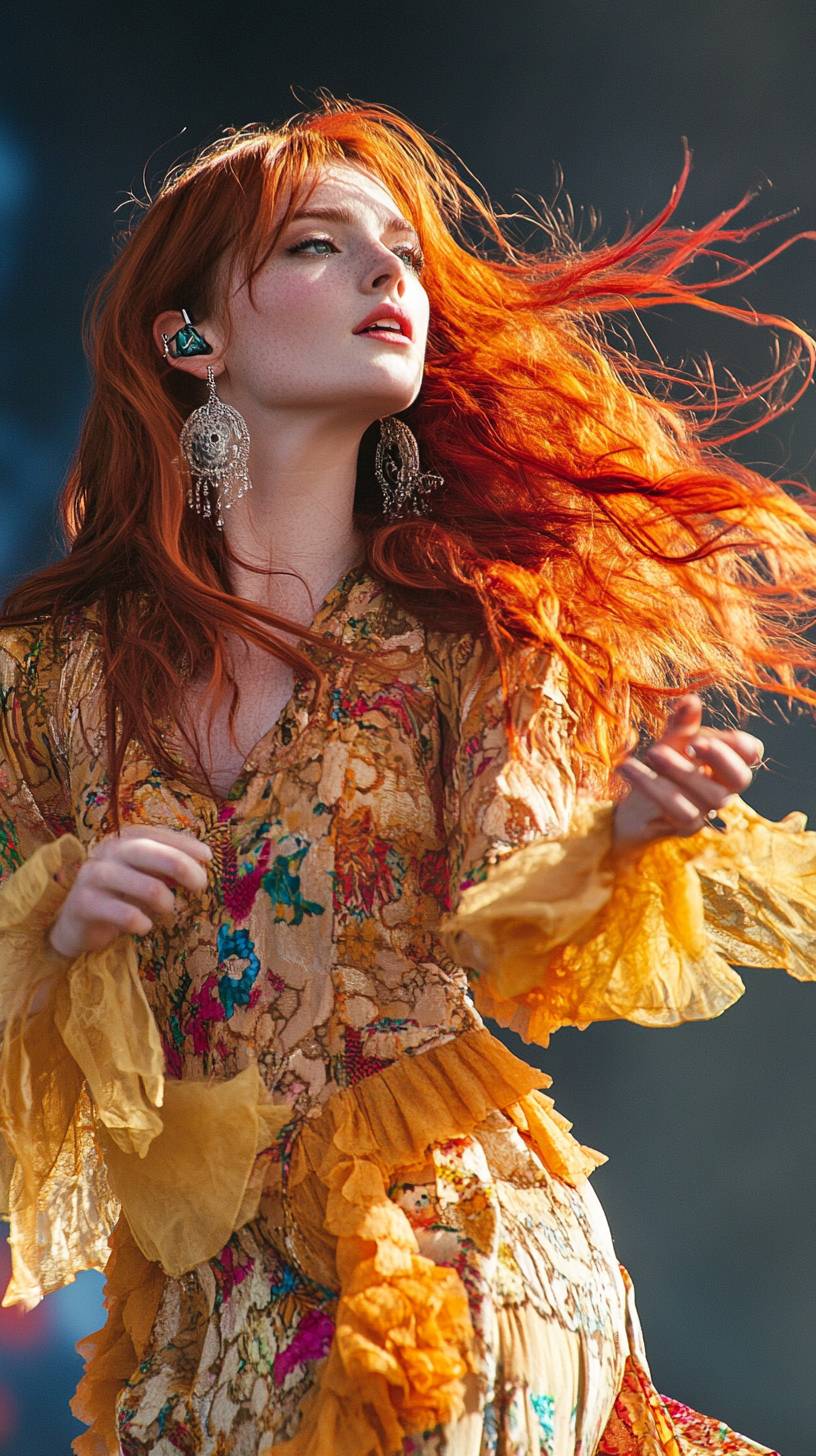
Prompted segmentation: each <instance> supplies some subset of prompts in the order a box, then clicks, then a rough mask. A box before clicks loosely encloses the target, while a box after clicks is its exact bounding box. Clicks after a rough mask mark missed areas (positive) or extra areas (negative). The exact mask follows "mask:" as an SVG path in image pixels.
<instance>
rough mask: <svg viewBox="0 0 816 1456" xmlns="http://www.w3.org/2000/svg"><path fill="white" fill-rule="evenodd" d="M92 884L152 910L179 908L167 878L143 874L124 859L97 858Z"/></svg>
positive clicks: (165, 912)
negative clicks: (124, 861) (123, 860)
mask: <svg viewBox="0 0 816 1456" xmlns="http://www.w3.org/2000/svg"><path fill="white" fill-rule="evenodd" d="M93 884H94V887H95V888H98V889H101V890H102V891H107V892H108V893H110V894H116V895H119V896H121V897H123V898H125V899H127V900H129V901H132V902H133V903H134V904H136V905H138V906H139V907H140V908H144V909H146V910H147V911H148V913H149V914H153V915H158V914H162V913H164V914H169V913H170V912H172V911H173V910H175V908H176V897H175V894H174V892H173V890H172V888H171V886H170V885H168V884H167V882H166V881H165V880H163V879H158V878H157V877H156V876H155V875H145V874H142V873H141V872H140V871H139V870H134V869H131V868H130V867H129V866H128V865H126V864H124V863H122V861H121V860H115V859H102V860H99V861H97V864H96V866H95V869H94V878H93Z"/></svg>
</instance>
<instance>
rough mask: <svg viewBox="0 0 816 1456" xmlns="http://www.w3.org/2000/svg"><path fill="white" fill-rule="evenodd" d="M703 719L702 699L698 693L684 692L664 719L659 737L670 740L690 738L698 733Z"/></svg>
mask: <svg viewBox="0 0 816 1456" xmlns="http://www.w3.org/2000/svg"><path fill="white" fill-rule="evenodd" d="M702 721H703V701H702V698H701V697H700V695H699V693H684V694H683V697H682V698H678V699H677V702H676V703H675V705H674V708H673V709H672V712H671V713H670V714H669V717H668V718H667V720H666V727H665V728H664V730H663V733H662V735H661V739H667V740H669V741H671V742H674V741H675V740H677V739H679V740H684V739H687V738H692V737H693V736H694V734H695V733H699V731H700V726H701V724H702Z"/></svg>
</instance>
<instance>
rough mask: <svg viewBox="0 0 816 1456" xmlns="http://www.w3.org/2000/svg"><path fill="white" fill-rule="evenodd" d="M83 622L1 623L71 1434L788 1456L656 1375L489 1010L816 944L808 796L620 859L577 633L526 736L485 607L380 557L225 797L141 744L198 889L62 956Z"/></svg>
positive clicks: (674, 1009)
mask: <svg viewBox="0 0 816 1456" xmlns="http://www.w3.org/2000/svg"><path fill="white" fill-rule="evenodd" d="M97 624H98V619H97V617H96V614H95V610H94V608H93V607H88V608H83V609H81V610H77V611H76V612H75V613H74V614H73V615H72V617H71V618H70V621H69V628H68V630H67V631H66V632H65V633H63V634H62V636H61V639H60V641H59V642H58V643H57V642H56V641H54V640H52V635H51V633H50V632H49V631H48V624H47V623H46V624H42V623H41V624H33V625H31V626H27V627H24V628H22V627H18V628H11V627H8V626H7V627H5V628H3V629H2V631H0V689H1V690H2V694H3V698H2V707H3V713H2V738H0V858H1V859H2V866H1V867H2V886H1V887H0V998H1V999H0V1007H1V1008H2V1018H3V1026H2V1043H1V1044H0V1130H1V1131H2V1141H3V1156H2V1162H1V1163H0V1171H1V1172H2V1174H3V1176H2V1179H0V1182H1V1183H2V1185H3V1186H2V1192H3V1195H4V1198H5V1202H4V1204H3V1210H4V1212H5V1215H6V1216H7V1217H8V1219H9V1222H10V1245H11V1252H12V1276H11V1279H10V1282H9V1285H8V1287H7V1289H6V1292H5V1296H4V1299H3V1304H4V1305H10V1304H20V1305H22V1306H24V1307H26V1308H32V1307H33V1306H34V1305H36V1304H37V1302H38V1301H39V1300H40V1299H41V1298H42V1297H43V1296H44V1295H45V1294H47V1293H48V1292H49V1291H51V1290H55V1289H57V1288H59V1287H60V1286H62V1285H64V1284H66V1283H69V1282H70V1281H71V1280H73V1279H74V1277H75V1275H76V1273H77V1272H78V1271H79V1270H82V1269H98V1270H101V1271H104V1273H105V1276H106V1285H105V1303H106V1309H107V1319H106V1323H105V1325H104V1326H103V1328H102V1329H101V1330H99V1331H97V1332H96V1333H94V1334H92V1335H89V1336H88V1337H86V1338H85V1339H83V1340H82V1341H80V1343H79V1349H80V1351H81V1353H82V1354H83V1356H84V1358H85V1373H84V1375H83V1377H82V1379H81V1381H80V1383H79V1387H78V1389H77V1392H76V1394H75V1396H74V1397H73V1400H72V1402H71V1408H72V1410H73V1411H74V1413H75V1414H76V1415H77V1417H78V1418H79V1419H80V1420H82V1421H83V1422H84V1423H85V1424H86V1425H87V1426H88V1430H87V1431H86V1432H85V1433H84V1434H83V1435H81V1436H79V1437H78V1438H77V1439H76V1440H75V1441H74V1444H73V1450H74V1452H75V1453H76V1456H117V1453H123V1456H147V1453H150V1456H178V1453H179V1452H182V1453H186V1456H335V1453H337V1456H399V1453H403V1456H420V1453H422V1456H498V1453H501V1456H595V1453H599V1456H600V1453H606V1456H700V1453H703V1452H706V1453H708V1452H711V1453H714V1452H716V1453H717V1456H749V1453H752V1456H758V1453H759V1456H762V1453H765V1456H767V1448H766V1447H763V1446H759V1445H757V1444H756V1443H755V1442H754V1441H751V1440H749V1439H748V1438H747V1437H745V1436H741V1435H739V1434H737V1433H736V1432H734V1431H731V1430H729V1429H728V1428H727V1427H726V1426H725V1425H724V1424H723V1423H722V1422H721V1421H719V1420H717V1419H715V1418H712V1417H708V1416H705V1415H701V1414H699V1413H697V1412H696V1411H693V1410H691V1409H689V1408H688V1407H687V1406H685V1405H683V1404H681V1403H679V1402H678V1401H676V1400H673V1399H671V1398H669V1397H667V1396H663V1395H661V1394H659V1393H658V1392H657V1390H656V1389H655V1388H654V1385H653V1383H652V1380H651V1376H650V1372H649V1365H648V1361H647V1356H646V1352H645V1349H644V1343H643V1336H642V1333H641V1328H640V1324H639V1321H638V1315H637V1310H636V1305H635V1297H634V1292H633V1287H632V1281H631V1279H630V1277H629V1275H628V1273H627V1271H626V1269H625V1268H624V1267H623V1266H622V1265H620V1264H619V1262H618V1260H617V1257H616V1254H615V1250H614V1248H613V1243H612V1239H611V1235H610V1231H609V1227H608V1224H607V1221H606V1218H605V1216H604V1213H603V1210H602V1208H601V1205H600V1203H599V1200H598V1198H597V1195H596V1194H595V1192H594V1191H593V1187H592V1183H591V1181H590V1178H591V1174H592V1172H593V1171H594V1169H595V1168H596V1167H597V1166H598V1165H599V1164H601V1163H603V1162H605V1161H606V1159H605V1157H604V1156H603V1154H602V1153H599V1152H596V1151H594V1150H593V1149H591V1148H588V1147H584V1146H583V1145H582V1144H580V1143H579V1142H577V1141H576V1140H575V1138H573V1136H572V1135H571V1131H570V1129H571V1126H572V1124H571V1123H570V1122H568V1121H567V1120H566V1118H565V1117H563V1116H562V1115H561V1114H560V1113H559V1112H557V1111H556V1110H555V1108H554V1105H553V1102H552V1100H551V1098H550V1097H548V1096H547V1095H546V1093H545V1092H543V1091H542V1090H541V1089H542V1088H546V1087H547V1086H549V1085H550V1084H551V1078H549V1077H548V1076H546V1075H545V1074H544V1073H542V1072H539V1071H536V1070H534V1069H532V1068H531V1067H529V1066H528V1065H527V1064H526V1063H525V1062H524V1061H522V1060H520V1059H518V1058H517V1057H515V1056H514V1055H512V1054H511V1052H510V1051H509V1050H507V1049H506V1048H505V1046H504V1045H503V1043H502V1042H500V1041H499V1039H498V1038H497V1037H496V1036H495V1035H494V1034H493V1033H492V1032H491V1031H490V1030H489V1029H488V1028H487V1027H486V1026H485V1024H484V1022H483V1020H482V1017H483V1016H487V1017H489V1018H492V1019H494V1020H497V1021H498V1022H499V1024H504V1025H507V1026H511V1027H512V1028H513V1029H515V1030H516V1031H519V1032H520V1033H522V1035H523V1036H524V1037H525V1038H526V1039H527V1040H528V1041H534V1042H539V1043H541V1044H543V1045H546V1044H547V1041H548V1039H549V1035H550V1034H551V1033H552V1031H554V1030H556V1029H557V1028H558V1027H559V1026H564V1025H573V1026H581V1027H584V1026H586V1025H588V1024H589V1023H590V1022H592V1021H593V1020H599V1019H600V1020H605V1019H610V1018H618V1017H622V1018H625V1019H627V1020H630V1021H635V1022H637V1023H638V1024H639V1025H642V1026H671V1025H676V1024H678V1023H680V1022H684V1021H689V1020H697V1019H701V1018H707V1017H714V1016H717V1015H719V1014H720V1013H721V1012H722V1011H723V1010H725V1009H726V1008H727V1007H728V1006H730V1005H731V1004H732V1003H733V1002H734V1001H736V1000H737V999H738V997H739V996H740V995H741V994H742V993H743V991H744V986H743V983H742V981H741V980H740V978H739V976H738V975H737V974H736V973H735V971H734V970H732V969H731V964H732V963H733V964H739V965H750V966H767V967H777V968H783V969H784V970H786V971H787V972H788V973H790V974H791V975H793V976H795V977H797V978H798V979H800V980H813V979H816V900H814V893H813V890H814V885H816V880H814V874H816V834H813V833H810V832H807V831H806V830H805V827H804V826H805V820H804V816H803V815H802V814H799V813H792V814H788V815H787V816H786V817H785V818H784V819H782V820H781V821H780V822H778V823H772V822H770V821H768V820H765V819H763V818H762V817H761V816H760V815H758V814H757V813H755V812H754V811H753V810H752V809H750V808H749V807H748V806H747V805H746V804H745V803H744V802H742V800H740V799H739V798H736V799H734V800H732V801H731V803H730V804H728V805H727V806H726V808H725V809H724V811H723V818H724V820H725V821H726V822H727V825H728V832H727V833H725V834H719V833H716V832H715V831H714V830H713V829H712V828H710V827H706V828H704V829H703V830H701V831H700V832H699V833H698V834H697V835H695V836H693V837H691V838H686V839H681V838H678V837H674V838H671V839H667V840H663V841H660V842H657V843H654V844H652V845H650V846H648V847H646V848H643V849H639V850H638V851H636V852H633V853H631V854H630V855H628V856H625V857H619V856H615V858H614V862H613V858H612V855H611V843H612V814H613V806H612V804H611V803H610V802H607V801H600V800H598V799H597V798H593V797H592V796H591V795H588V794H586V793H584V792H582V791H581V788H580V782H579V780H580V775H579V774H578V773H577V771H576V758H575V752H574V748H573V731H572V730H573V725H574V722H575V713H574V711H573V709H572V708H571V706H570V701H569V684H568V682H566V681H565V678H564V673H563V671H562V669H561V668H560V667H559V666H558V665H557V664H556V661H555V659H554V658H553V657H552V656H551V655H549V654H548V653H546V652H545V651H543V650H535V651H528V650H526V649H525V650H524V651H521V650H520V651H519V653H518V657H517V660H516V668H517V671H516V672H515V687H514V689H513V693H512V699H511V713H512V715H513V718H514V720H515V722H516V725H517V727H518V728H519V731H520V732H521V733H522V736H523V737H524V736H527V737H528V739H529V744H530V745H532V747H531V750H530V752H529V753H528V754H527V755H526V757H525V758H524V759H522V760H521V761H516V760H515V759H511V757H510V754H509V752H508V726H507V718H506V716H505V712H504V707H503V701H502V694H501V687H500V679H499V673H498V666H497V663H496V660H495V657H494V655H493V651H492V648H491V647H490V645H489V643H488V642H487V640H486V639H484V638H482V637H481V636H480V635H479V634H477V633H473V632H470V633H456V632H446V631H444V630H442V629H429V628H428V627H427V626H424V625H422V624H421V623H420V621H419V619H418V618H417V617H416V616H414V615H412V614H411V613H410V611H408V610H407V609H406V608H404V607H403V606H401V605H398V604H397V603H396V601H395V600H394V598H393V596H392V595H391V594H390V593H389V591H388V588H387V585H386V583H384V582H383V581H382V579H380V578H379V577H378V576H377V575H376V574H374V573H373V572H372V571H371V570H370V569H369V568H368V566H367V565H366V564H365V563H358V564H357V565H355V566H353V567H352V568H351V570H350V571H348V572H347V573H346V574H345V575H344V576H343V577H342V579H341V580H340V581H339V582H337V583H336V584H335V586H334V587H333V588H332V590H331V591H330V592H329V593H328V595H327V597H326V598H325V600H324V601H323V603H322V604H321V606H320V608H319V610H318V612H317V614H316V617H315V619H314V622H313V627H314V629H315V631H316V632H317V633H318V634H319V635H320V637H321V638H322V639H324V640H327V641H331V640H334V641H343V642H345V643H347V644H349V645H351V646H353V647H355V648H356V649H357V650H358V651H360V652H363V653H364V654H365V661H364V662H363V663H360V662H359V661H358V662H356V663H354V664H351V663H347V662H343V661H338V659H337V658H333V657H332V656H331V655H330V653H329V652H324V650H323V648H322V646H317V645H316V644H309V643H305V642H302V643H301V644H300V645H301V646H302V647H303V649H304V651H308V652H311V653H314V654H315V658H314V660H315V661H316V660H318V659H322V660H321V665H322V666H323V667H324V668H325V669H326V671H327V673H328V676H329V681H328V691H327V692H326V693H323V694H320V693H319V692H318V691H316V689H315V684H314V682H313V680H312V679H311V678H309V677H308V676H306V675H304V676H303V677H296V678H295V683H294V688H293V691H292V695H291V698H290V700H289V702H288V703H287V704H286V706H285V707H284V708H283V710H282V711H281V713H280V715H279V717H278V719H277V721H276V722H275V723H274V724H273V725H272V726H271V727H270V729H269V731H268V732H267V733H266V734H265V735H264V736H263V737H262V738H261V739H260V741H259V742H258V743H257V744H256V745H255V747H254V748H253V750H252V752H251V753H250V755H249V757H248V758H247V759H246V760H245V762H244V765H243V767H242V769H241V773H240V775H239V777H238V778H237V779H236V781H235V784H234V785H233V787H232V789H231V790H230V792H229V793H228V794H227V795H226V797H225V798H224V800H223V801H217V800H215V799H213V798H211V797H208V796H204V795H202V794H200V793H195V792H193V791H192V790H191V789H190V788H189V787H188V786H187V785H186V784H185V782H184V780H183V775H181V776H180V777H179V778H178V779H176V778H171V777H169V776H167V775H166V774H165V773H163V772H160V771H159V769H158V768H157V767H156V766H155V765H153V764H151V763H150V762H149V760H148V758H147V756H146V754H145V751H144V749H143V747H142V746H141V745H140V744H139V743H138V741H136V740H135V739H134V740H133V741H131V743H130V744H129V745H128V748H127V752H126V760H125V766H124V771H123V780H122V790H121V793H122V798H121V805H122V819H123V822H127V823H132V824H140V823H141V824H145V825H160V824H164V825H168V826H171V827H173V828H176V829H181V830H187V831H190V832H192V833H194V834H196V835H197V836H199V837H200V838H202V839H203V840H205V841H206V842H207V844H209V845H210V847H211V848H212V850H213V860H212V862H211V864H210V866H209V868H208V885H207V888H206V890H204V891H202V892H197V893H192V892H187V891H184V890H181V889H180V890H179V891H178V893H177V905H176V910H175V912H174V913H173V914H172V915H160V916H158V917H157V918H156V920H155V923H154V926H153V928H152V929H151V930H150V931H149V932H148V933H147V934H144V935H131V934H120V935H119V936H118V937H117V938H116V939H115V940H114V941H113V942H112V943H111V944H110V945H109V946H108V947H107V948H106V949H104V950H102V951H98V952H91V953H88V954H85V955H80V956H78V957H77V958H76V959H75V960H73V961H70V962H69V961H67V960H65V959H63V958H60V957H57V956H56V954H55V953H54V952H53V951H52V950H51V948H50V946H49V944H48V941H47V931H48V928H49V927H50V925H51V924H52V923H53V920H54V918H55V916H56V914H57V912H58V910H59V908H60V905H61V904H62V902H63V900H64V898H65V896H66V894H67V893H68V890H69V889H70V886H71V884H72V883H73V879H74V877H75V875H76V873H77V871H78V869H79V867H80V865H81V864H82V862H83V860H84V859H85V857H86V855H87V854H88V851H89V849H90V848H91V847H92V846H93V845H94V844H95V842H96V841H98V840H99V839H100V838H101V837H102V836H104V835H105V834H108V833H110V832H111V827H112V826H111V821H110V819H109V815H108V808H109V782H108V777H107V773H106V766H105V751H104V750H105V740H104V721H105V720H104V710H103V699H104V694H103V681H102V676H101V670H100V639H99V633H98V625H97ZM369 654H370V656H369ZM369 661H370V666H369ZM531 725H532V726H534V728H535V734H534V735H533V734H530V733H529V730H530V728H531ZM162 727H163V728H164V729H165V730H166V731H167V732H168V734H170V735H171V736H172V725H171V724H170V723H169V722H167V723H163V724H162ZM168 741H170V740H169V739H168ZM180 774H181V768H180ZM40 984H44V985H45V987H47V994H46V995H45V997H44V1000H43V1002H42V1004H41V1007H40V1009H39V1010H38V1011H36V1012H34V1011H32V1010H31V1007H30V1005H29V1002H30V1000H31V994H32V992H33V989H34V988H35V987H36V986H38V985H40Z"/></svg>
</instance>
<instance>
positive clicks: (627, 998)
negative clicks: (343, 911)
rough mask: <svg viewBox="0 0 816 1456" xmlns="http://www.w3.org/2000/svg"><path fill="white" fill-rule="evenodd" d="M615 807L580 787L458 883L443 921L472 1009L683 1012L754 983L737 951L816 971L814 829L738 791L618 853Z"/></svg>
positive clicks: (513, 1021) (793, 970)
mask: <svg viewBox="0 0 816 1456" xmlns="http://www.w3.org/2000/svg"><path fill="white" fill-rule="evenodd" d="M613 812H614V806H613V805H611V804H609V803H601V804H598V803H589V802H581V803H579V805H578V806H577V808H576V811H575V815H574V817H573V822H572V824H571V827H570V832H569V834H568V835H567V836H565V837H564V838H561V839H558V840H537V841H535V842H533V843H531V844H527V845H523V846H521V847H520V848H519V849H517V850H514V851H512V852H511V853H510V854H509V855H507V856H506V858H504V859H503V860H501V861H500V862H499V863H498V864H497V865H494V866H492V867H491V868H490V869H489V871H488V875H487V879H486V880H485V881H484V882H482V883H481V884H477V885H472V886H470V887H469V888H468V889H467V890H465V891H464V892H463V894H462V898H461V902H460V904H459V906H458V907H457V909H456V911H455V912H454V913H453V914H452V915H449V916H446V917H445V919H444V920H443V921H442V923H441V926H440V935H441V938H442V940H443V943H444V944H445V946H446V948H447V949H448V950H449V952H450V954H451V955H452V956H454V958H455V959H458V960H459V962H460V963H461V964H464V965H468V966H469V967H470V974H471V984H472V989H473V997H474V1001H475V1003H476V1006H477V1008H478V1009H479V1011H480V1012H481V1013H482V1015H484V1016H489V1017H492V1018H493V1019H495V1020H496V1021H498V1022H499V1023H500V1024H501V1025H503V1026H508V1027H510V1028H512V1030H514V1031H517V1032H518V1033H519V1034H520V1035H521V1036H523V1037H524V1038H525V1039H526V1040H528V1041H535V1042H540V1043H541V1044H542V1045H545V1046H546V1045H547V1042H548V1041H549V1037H550V1034H551V1033H552V1032H553V1031H555V1030H557V1029H558V1028H559V1027H560V1026H577V1027H579V1028H580V1029H581V1030H584V1029H585V1028H586V1027H587V1026H588V1025H589V1024H590V1023H591V1022H593V1021H609V1020H616V1019H622V1020H626V1021H634V1022H636V1023H637V1024H638V1025H640V1026H655V1027H656V1026H676V1025H678V1024H680V1023H682V1022H686V1021H701V1020H708V1019H710V1018H712V1017H715V1016H719V1015H720V1014H721V1013H722V1012H723V1011H725V1010H726V1009H727V1008H728V1007H729V1006H732V1005H733V1004H734V1002H735V1001H737V1000H739V998H740V996H742V995H743V993H744V991H745V985H744V982H743V981H742V979H741V977H740V976H739V975H738V974H737V973H736V971H734V970H733V969H732V968H731V965H730V964H729V961H733V962H734V963H735V964H738V965H748V966H757V967H778V968H780V969H783V970H785V971H786V972H787V973H788V974H789V975H792V976H794V977H795V978H796V979H798V980H801V981H813V980H815V979H816V834H814V833H813V832H812V831H808V830H806V829H805V823H806V819H805V816H804V815H803V814H801V813H799V812H793V813H790V814H787V815H786V816H785V817H784V818H783V819H781V820H779V821H778V822H773V821H771V820H768V819H764V818H763V817H762V815H760V814H758V813H757V812H756V811H755V810H754V809H752V808H751V807H750V806H749V805H748V804H746V803H745V802H744V801H743V800H741V799H739V798H734V799H733V800H732V801H731V802H730V803H729V804H726V805H725V806H724V807H723V809H722V810H721V818H722V819H723V820H724V822H725V824H726V826H727V828H726V831H725V832H724V833H718V832H717V831H716V830H715V829H714V828H712V827H711V826H706V827H705V828H703V829H701V830H700V831H699V833H697V834H695V835H692V836H689V837H688V838H680V837H678V836H671V837H669V838H665V839H661V840H656V841H653V842H652V843H651V844H649V845H646V846H644V847H643V848H641V849H638V850H636V851H628V852H626V853H623V854H620V853H618V854H616V853H614V852H613V847H612V821H613Z"/></svg>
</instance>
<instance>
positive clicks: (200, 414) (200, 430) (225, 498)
mask: <svg viewBox="0 0 816 1456" xmlns="http://www.w3.org/2000/svg"><path fill="white" fill-rule="evenodd" d="M207 388H208V391H209V392H208V395H207V399H206V401H205V403H204V404H202V405H199V407H198V409H194V410H193V412H192V414H190V415H188V417H187V419H186V421H185V424H184V428H183V430H182V432H181V434H180V436H179V443H180V444H181V448H182V452H183V454H184V459H185V460H186V462H187V465H188V466H189V469H190V474H191V475H192V477H193V484H192V485H191V487H190V489H189V491H188V492H187V504H188V506H192V507H193V509H194V510H195V511H197V512H198V514H199V515H200V516H205V517H209V516H210V515H211V514H212V506H211V500H210V495H211V494H212V496H213V497H214V500H215V505H216V507H217V511H218V515H217V520H216V525H217V526H219V527H220V528H221V529H223V526H224V516H223V512H224V511H228V510H229V509H230V507H231V506H233V505H234V504H235V502H236V501H237V500H240V499H241V497H242V496H243V495H246V492H247V491H248V490H250V489H251V488H252V481H251V480H250V478H249V475H248V473H247V463H248V461H249V430H248V429H247V422H246V420H245V419H244V417H243V415H242V414H239V412H238V410H237V409H233V407H232V405H231V404H225V403H224V401H223V400H221V399H219V398H218V395H217V394H216V392H215V371H214V370H213V367H212V364H208V365H207Z"/></svg>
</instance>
